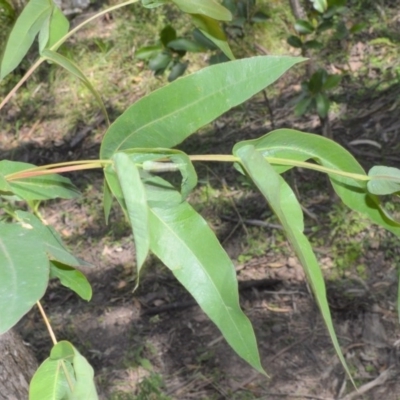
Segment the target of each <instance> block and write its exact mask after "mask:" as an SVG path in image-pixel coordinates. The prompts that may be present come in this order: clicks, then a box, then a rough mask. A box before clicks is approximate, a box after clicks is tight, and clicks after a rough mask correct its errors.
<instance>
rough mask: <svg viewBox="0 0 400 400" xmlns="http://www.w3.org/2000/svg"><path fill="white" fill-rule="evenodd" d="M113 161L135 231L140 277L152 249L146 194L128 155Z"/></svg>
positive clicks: (117, 157) (117, 156) (120, 154)
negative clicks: (150, 248)
mask: <svg viewBox="0 0 400 400" xmlns="http://www.w3.org/2000/svg"><path fill="white" fill-rule="evenodd" d="M113 161H114V168H115V171H116V173H117V175H118V179H119V185H120V187H121V190H122V194H123V196H124V201H125V205H126V209H127V211H128V217H129V221H130V223H131V226H132V230H133V237H134V240H135V247H136V264H137V271H138V275H139V272H140V270H141V268H142V266H143V264H144V262H145V260H146V257H147V255H148V253H149V247H150V238H149V222H148V210H147V199H146V193H145V190H144V186H143V184H142V180H141V178H140V174H139V171H138V169H137V167H136V165H135V163H134V162H133V161H132V160H131V159H130V158H129V156H128V155H127V154H124V153H117V154H115V155H114V157H113Z"/></svg>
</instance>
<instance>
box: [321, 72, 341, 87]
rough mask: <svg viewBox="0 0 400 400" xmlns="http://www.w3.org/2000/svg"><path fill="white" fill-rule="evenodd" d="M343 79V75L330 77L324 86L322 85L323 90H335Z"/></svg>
mask: <svg viewBox="0 0 400 400" xmlns="http://www.w3.org/2000/svg"><path fill="white" fill-rule="evenodd" d="M341 79H342V76H341V75H328V76H327V77H326V80H325V82H324V84H323V85H322V90H330V89H334V88H335V87H337V86H338V85H339V83H340V80H341Z"/></svg>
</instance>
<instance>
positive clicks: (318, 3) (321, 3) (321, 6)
mask: <svg viewBox="0 0 400 400" xmlns="http://www.w3.org/2000/svg"><path fill="white" fill-rule="evenodd" d="M311 2H312V3H313V7H314V8H315V9H316V10H317V11H318V12H319V13H321V14H323V13H324V12H325V11H326V9H327V8H328V2H327V0H311Z"/></svg>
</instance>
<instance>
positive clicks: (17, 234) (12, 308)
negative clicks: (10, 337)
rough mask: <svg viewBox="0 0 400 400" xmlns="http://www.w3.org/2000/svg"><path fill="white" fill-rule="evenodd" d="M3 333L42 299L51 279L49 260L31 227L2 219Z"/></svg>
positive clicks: (0, 312)
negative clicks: (7, 222)
mask: <svg viewBox="0 0 400 400" xmlns="http://www.w3.org/2000/svg"><path fill="white" fill-rule="evenodd" d="M0 232H1V236H0V266H1V279H0V304H2V305H3V306H2V307H1V309H0V335H2V334H3V333H5V332H7V331H8V330H9V329H10V328H12V327H13V326H14V325H15V324H16V323H17V322H18V321H19V320H20V319H21V318H22V317H23V316H24V315H25V314H26V313H27V312H28V311H29V310H30V309H31V308H32V306H33V305H34V304H35V303H36V302H37V301H38V300H40V299H41V297H42V296H43V295H44V292H45V291H46V288H47V283H48V280H49V260H48V258H47V256H46V253H45V249H44V247H43V245H42V243H41V242H40V241H39V240H38V238H37V237H36V235H35V234H34V232H33V231H32V230H31V229H29V228H28V227H24V226H21V225H19V224H4V223H0Z"/></svg>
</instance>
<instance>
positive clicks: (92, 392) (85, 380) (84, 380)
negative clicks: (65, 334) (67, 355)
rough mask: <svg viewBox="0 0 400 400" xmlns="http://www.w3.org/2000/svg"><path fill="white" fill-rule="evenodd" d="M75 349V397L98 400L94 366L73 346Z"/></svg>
mask: <svg viewBox="0 0 400 400" xmlns="http://www.w3.org/2000/svg"><path fill="white" fill-rule="evenodd" d="M71 346H72V345H71ZM73 350H74V358H73V365H74V371H75V377H76V385H75V387H74V391H73V393H74V395H75V398H77V399H88V400H89V399H90V400H97V399H98V396H97V391H96V385H95V383H94V371H93V368H92V367H91V365H90V364H89V363H88V362H87V360H86V358H85V357H83V356H82V355H81V354H80V353H79V351H78V350H77V349H76V348H75V347H73Z"/></svg>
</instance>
